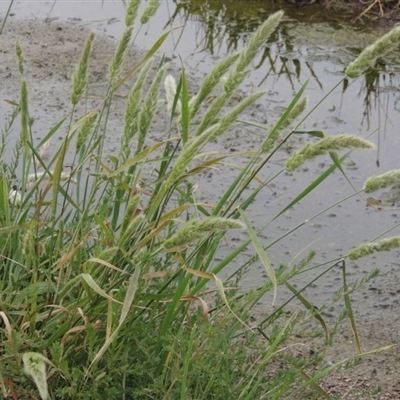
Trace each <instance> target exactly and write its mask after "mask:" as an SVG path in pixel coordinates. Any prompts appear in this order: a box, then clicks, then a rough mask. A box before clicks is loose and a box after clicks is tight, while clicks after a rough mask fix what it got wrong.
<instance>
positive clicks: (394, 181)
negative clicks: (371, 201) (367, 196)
mask: <svg viewBox="0 0 400 400" xmlns="http://www.w3.org/2000/svg"><path fill="white" fill-rule="evenodd" d="M399 184H400V170H394V171H388V172H386V173H384V174H382V175H378V176H372V177H371V178H368V179H367V180H366V181H365V183H364V192H365V193H372V192H375V191H377V190H379V189H383V188H385V187H388V186H393V185H399Z"/></svg>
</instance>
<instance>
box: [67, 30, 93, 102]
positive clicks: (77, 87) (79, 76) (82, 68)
mask: <svg viewBox="0 0 400 400" xmlns="http://www.w3.org/2000/svg"><path fill="white" fill-rule="evenodd" d="M93 39H94V33H93V32H90V34H89V36H88V38H87V39H86V43H85V46H84V48H83V51H82V55H81V58H80V59H79V63H78V67H77V69H76V71H75V72H74V75H73V79H72V86H73V89H72V93H71V104H72V105H75V104H77V103H78V102H79V100H80V98H81V96H82V93H83V91H84V90H85V88H86V85H87V70H88V65H89V56H90V51H91V49H92V43H93Z"/></svg>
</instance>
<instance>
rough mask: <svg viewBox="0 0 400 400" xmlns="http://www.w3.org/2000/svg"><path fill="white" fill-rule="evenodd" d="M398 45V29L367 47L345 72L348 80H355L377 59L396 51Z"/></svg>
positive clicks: (399, 36)
mask: <svg viewBox="0 0 400 400" xmlns="http://www.w3.org/2000/svg"><path fill="white" fill-rule="evenodd" d="M399 43H400V27H399V26H397V27H395V28H393V29H392V30H391V31H390V32H389V33H387V34H386V35H384V36H382V37H381V38H380V39H378V40H377V41H376V42H375V43H373V44H372V45H370V46H368V47H367V48H366V49H365V50H364V51H363V52H362V53H361V54H360V55H359V56H358V57H357V58H356V59H355V60H354V61H353V62H352V63H350V64H349V66H348V67H347V68H346V70H345V74H346V75H347V76H348V77H350V78H357V77H358V76H360V75H361V74H362V73H363V72H364V71H366V70H367V69H368V68H371V67H373V66H374V65H375V62H376V60H377V59H378V58H379V57H383V56H385V55H386V54H388V53H389V52H390V51H392V50H395V49H398V47H399Z"/></svg>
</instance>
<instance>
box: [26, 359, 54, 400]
mask: <svg viewBox="0 0 400 400" xmlns="http://www.w3.org/2000/svg"><path fill="white" fill-rule="evenodd" d="M44 360H45V358H44V357H43V355H42V354H40V353H34V352H28V353H24V354H23V356H22V362H23V364H24V372H25V374H26V375H28V376H30V377H31V378H32V379H33V381H34V382H35V384H36V387H37V388H38V390H39V393H40V397H41V398H42V400H47V399H48V398H49V393H48V389H47V377H46V363H45V361H44Z"/></svg>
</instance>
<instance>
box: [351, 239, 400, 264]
mask: <svg viewBox="0 0 400 400" xmlns="http://www.w3.org/2000/svg"><path fill="white" fill-rule="evenodd" d="M399 247H400V236H394V237H391V238H388V239H383V240H380V241H378V242H374V243H365V244H362V245H361V246H358V247H356V248H355V249H353V250H351V251H350V252H349V254H348V257H349V259H350V260H357V259H359V258H361V257H365V256H368V255H370V254H373V253H375V252H380V251H390V250H392V249H397V248H399Z"/></svg>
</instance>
